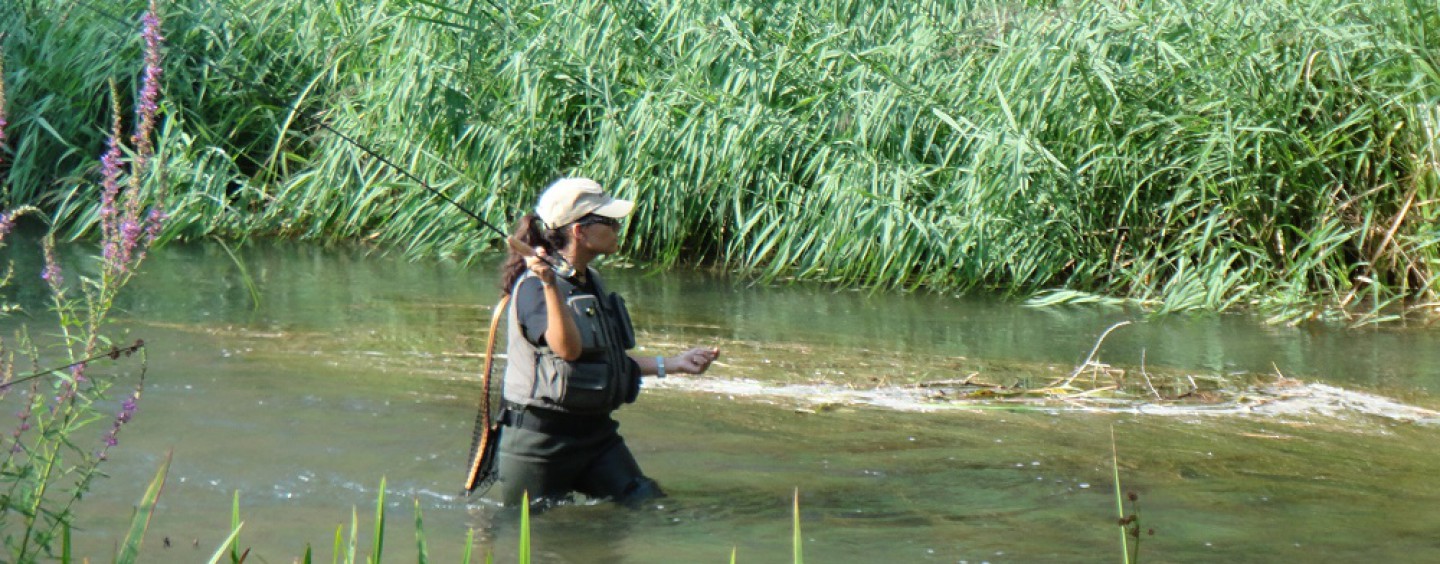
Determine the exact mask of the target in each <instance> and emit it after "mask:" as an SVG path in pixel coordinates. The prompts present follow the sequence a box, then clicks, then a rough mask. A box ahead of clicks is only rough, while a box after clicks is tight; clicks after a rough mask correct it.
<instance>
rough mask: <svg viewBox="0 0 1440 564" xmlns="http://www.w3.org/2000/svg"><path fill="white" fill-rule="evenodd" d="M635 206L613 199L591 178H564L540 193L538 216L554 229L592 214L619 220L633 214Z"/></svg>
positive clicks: (631, 203) (625, 201)
mask: <svg viewBox="0 0 1440 564" xmlns="http://www.w3.org/2000/svg"><path fill="white" fill-rule="evenodd" d="M634 208H635V203H634V202H631V201H630V200H618V199H615V198H611V197H610V196H609V195H607V194H606V193H605V191H604V190H602V189H601V188H600V183H598V182H595V181H594V180H590V179H589V178H561V179H560V180H556V181H555V183H554V184H551V185H550V187H548V188H546V189H545V192H544V193H543V194H540V203H538V204H536V205H535V214H536V215H539V216H540V219H541V221H544V222H545V226H546V227H548V228H551V229H554V228H557V227H561V226H565V225H569V224H571V223H574V222H576V221H578V220H579V219H580V218H582V217H585V216H586V215H589V214H592V213H593V214H595V215H603V216H605V217H613V218H615V219H620V218H622V217H625V216H627V215H630V210H632V209H634Z"/></svg>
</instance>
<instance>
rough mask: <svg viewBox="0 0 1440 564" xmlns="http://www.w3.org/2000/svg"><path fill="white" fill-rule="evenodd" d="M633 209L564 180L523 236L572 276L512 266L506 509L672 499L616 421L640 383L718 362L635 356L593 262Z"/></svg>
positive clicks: (622, 313) (693, 355) (521, 260)
mask: <svg viewBox="0 0 1440 564" xmlns="http://www.w3.org/2000/svg"><path fill="white" fill-rule="evenodd" d="M633 207H634V204H633V203H631V202H629V201H626V200H617V199H614V198H611V197H610V196H609V195H607V194H605V193H604V191H602V190H601V188H600V185H599V184H597V183H596V182H595V181H593V180H589V179H585V178H565V179H561V180H559V181H557V182H555V183H554V184H552V185H550V187H549V188H546V189H545V192H544V193H543V194H541V195H540V201H539V204H538V205H537V206H536V208H535V213H532V214H526V215H525V216H524V217H522V218H520V222H519V224H518V225H517V226H516V233H515V237H516V238H517V239H519V240H520V242H522V243H524V244H525V245H526V246H528V247H531V248H534V249H535V252H536V253H537V254H539V255H541V256H549V257H554V256H557V255H558V256H560V257H563V258H564V259H565V261H567V262H568V263H569V264H570V265H571V266H573V267H574V274H573V275H572V276H571V277H570V278H564V277H560V276H556V273H555V270H554V269H553V268H552V267H551V265H550V264H548V263H547V262H546V261H544V260H541V259H540V258H537V257H535V256H529V257H527V256H522V255H520V254H518V253H516V252H515V251H513V250H512V251H511V252H510V256H509V258H508V259H507V260H506V261H505V265H504V266H503V267H502V282H501V283H502V284H503V285H504V286H503V287H504V290H505V291H506V292H507V293H509V294H510V296H511V300H510V303H511V305H510V307H511V311H510V327H509V349H508V351H507V352H508V353H509V362H508V366H507V368H506V370H505V411H504V415H503V416H502V417H503V418H502V419H501V421H502V423H503V424H504V426H505V427H506V428H505V430H504V432H503V433H501V435H500V436H501V439H500V445H499V446H500V459H499V468H498V470H499V476H500V484H501V497H502V499H503V501H504V502H505V505H506V506H508V507H518V506H519V505H520V503H521V499H522V496H523V495H524V494H525V493H527V492H528V493H529V495H530V499H531V500H532V503H539V504H549V503H553V502H555V501H558V500H562V499H564V498H566V497H567V496H569V495H570V493H571V492H579V493H582V494H585V495H586V496H589V497H592V498H603V499H610V500H615V501H618V502H621V503H624V504H627V505H630V506H636V505H639V504H640V503H642V502H644V501H645V500H648V499H653V498H656V497H662V496H664V495H665V494H664V492H662V491H661V490H660V486H659V485H658V484H656V483H655V481H654V480H651V479H650V478H647V477H645V475H644V474H643V473H641V471H640V466H639V465H638V464H636V462H635V458H634V457H633V456H632V455H631V454H630V449H629V448H626V446H625V440H624V439H623V438H621V437H620V434H619V433H618V429H619V426H620V425H619V423H617V422H616V421H615V420H614V419H612V418H611V416H610V415H611V413H612V412H613V411H615V410H616V409H617V408H619V407H620V406H621V405H623V404H626V403H630V402H633V401H635V398H636V396H637V395H638V394H639V393H640V377H641V376H649V375H654V376H656V377H659V378H664V377H665V374H666V373H671V374H674V373H686V374H700V373H702V372H704V371H705V369H707V368H709V367H710V363H711V362H713V361H714V360H715V358H716V357H717V356H718V355H719V354H720V351H719V349H715V348H700V347H697V348H692V349H690V350H688V351H685V352H684V353H681V354H679V355H677V356H672V357H669V358H666V357H663V356H646V357H637V356H631V355H629V354H628V353H626V351H627V350H630V349H632V348H634V346H635V336H634V332H633V330H632V328H631V326H630V316H629V314H628V313H627V312H626V310H625V302H624V300H623V299H621V298H620V296H619V295H617V294H612V293H609V292H607V291H606V290H605V286H604V285H603V284H602V282H601V280H600V276H599V274H598V273H597V272H596V271H595V269H593V268H591V267H590V262H591V261H592V260H594V259H595V258H596V257H599V256H600V255H607V254H611V253H614V252H616V251H617V250H618V245H619V235H620V219H621V218H624V217H625V216H627V215H629V214H630V211H631V209H632V208H633Z"/></svg>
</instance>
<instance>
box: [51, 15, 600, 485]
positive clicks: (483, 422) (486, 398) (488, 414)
mask: <svg viewBox="0 0 1440 564" xmlns="http://www.w3.org/2000/svg"><path fill="white" fill-rule="evenodd" d="M78 3H79V4H81V5H82V6H85V7H87V8H89V9H90V10H92V11H94V12H96V13H98V14H100V15H102V16H104V17H106V18H109V19H111V20H112V21H117V22H120V23H122V24H123V23H124V22H123V21H122V20H120V19H119V18H117V17H115V16H113V15H111V14H109V13H107V12H105V11H104V10H101V9H99V8H98V7H96V6H93V5H91V4H90V3H89V2H85V1H84V0H81V1H80V2H78ZM204 61H205V62H206V63H209V64H208V65H207V67H208V68H211V69H214V70H215V71H217V72H219V73H220V74H222V75H225V76H227V77H228V78H230V79H231V80H233V81H235V82H236V83H237V84H244V85H248V86H250V87H251V88H253V89H255V90H256V91H258V92H260V93H261V95H262V96H264V97H265V98H268V99H270V100H272V101H276V102H277V104H278V101H279V100H282V99H284V98H283V97H281V96H279V95H278V94H277V93H276V92H275V91H273V90H270V89H268V88H266V87H265V85H263V84H261V83H259V82H258V81H251V80H246V79H243V78H240V77H238V76H236V75H235V73H232V72H230V71H228V70H226V69H225V67H224V66H221V65H220V64H219V63H218V62H215V61H213V60H211V59H204ZM302 98H303V97H294V98H293V100H292V101H291V102H290V103H288V104H280V105H284V106H286V107H288V108H289V110H290V112H291V113H292V114H293V113H296V111H297V110H298V108H299V105H300V102H301V99H302ZM316 123H317V124H318V126H319V127H320V128H321V129H324V130H325V131H328V132H330V133H331V134H334V135H335V136H336V137H338V138H340V139H341V140H342V141H344V142H345V143H347V144H349V145H351V146H353V147H355V148H356V149H359V150H360V151H361V152H363V153H365V154H366V155H368V156H370V157H371V158H373V159H375V160H376V161H379V162H380V163H381V164H383V165H385V166H388V167H390V168H391V169H393V170H395V171H396V172H398V173H400V174H401V175H402V176H404V177H405V178H408V179H410V180H412V181H414V182H415V183H416V184H419V185H420V187H421V188H424V189H425V190H426V191H427V192H429V193H430V194H431V195H432V196H435V197H438V198H440V199H441V200H444V201H445V202H446V203H448V204H450V205H451V206H454V207H455V208H456V209H458V210H460V211H461V212H462V213H464V214H465V215H467V216H469V217H470V218H471V219H474V220H475V224H476V226H477V227H479V228H481V229H488V230H489V231H492V232H494V233H495V234H496V235H499V236H500V237H501V238H503V239H505V242H506V244H507V245H508V246H509V247H510V249H511V250H512V251H513V252H515V253H517V254H519V255H520V256H524V257H535V258H537V259H539V260H542V261H544V262H545V263H546V264H548V265H550V268H551V269H553V270H554V271H555V274H556V275H558V276H560V277H562V278H565V279H568V280H572V281H573V280H574V276H575V267H574V266H572V265H571V264H570V263H569V262H568V261H566V260H565V259H564V258H563V257H561V256H559V255H558V254H556V255H550V254H540V253H538V252H536V250H535V249H532V248H530V247H529V246H528V245H526V244H525V243H524V242H522V241H520V240H519V239H518V238H516V237H515V236H513V235H510V234H508V233H506V232H505V231H504V230H502V229H500V228H499V227H496V226H495V225H494V224H492V223H490V222H489V221H486V220H485V218H483V217H481V216H480V215H479V214H477V213H475V212H474V211H473V210H471V209H470V208H467V207H465V206H464V205H461V204H460V202H457V201H455V199H454V198H451V197H450V196H449V195H447V194H445V193H444V192H441V191H440V190H438V189H436V188H435V187H434V186H431V185H430V183H429V182H426V181H425V179H423V178H420V177H419V176H417V175H416V174H415V173H413V172H411V171H410V170H409V169H407V168H405V167H403V166H400V165H399V164H398V163H396V162H394V161H392V160H390V159H389V158H388V157H386V156H385V155H382V154H380V152H379V151H377V150H376V149H374V148H372V147H371V146H369V145H367V144H365V143H363V142H361V141H359V140H357V139H355V138H354V137H351V136H350V135H348V134H346V133H345V132H342V131H340V130H339V129H336V128H335V127H334V126H331V125H330V124H329V123H328V122H326V120H325V119H324V118H323V117H318V116H317V120H316ZM508 300H509V296H508V295H506V296H505V297H503V298H501V301H500V303H499V304H498V305H496V307H495V312H494V314H493V316H492V318H491V320H490V335H489V343H488V344H487V345H486V348H485V368H484V374H483V375H482V377H481V396H480V408H479V410H478V413H476V417H475V431H474V439H473V442H472V443H471V446H470V455H471V456H470V463H469V473H468V475H467V476H466V479H465V486H464V494H473V493H475V492H476V491H477V490H479V491H484V490H485V489H486V488H488V487H489V486H490V485H491V484H493V483H494V482H495V480H496V479H497V472H496V470H497V468H496V458H497V452H496V449H497V447H498V445H499V442H500V433H501V425H500V422H498V421H496V420H495V418H494V417H493V416H492V411H491V409H490V374H491V371H492V367H493V361H494V358H495V354H494V348H495V337H496V333H497V330H498V326H499V320H500V317H501V315H503V312H504V310H505V306H506V304H507V302H508Z"/></svg>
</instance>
